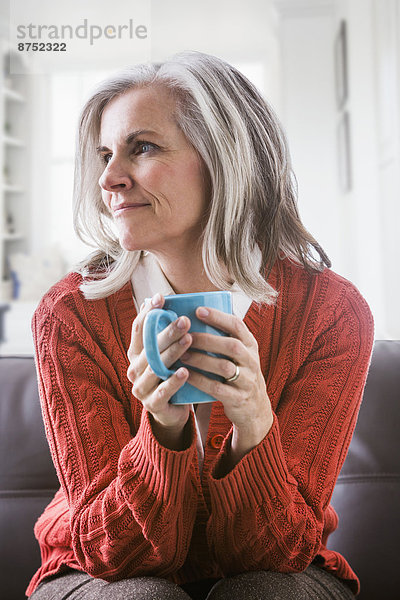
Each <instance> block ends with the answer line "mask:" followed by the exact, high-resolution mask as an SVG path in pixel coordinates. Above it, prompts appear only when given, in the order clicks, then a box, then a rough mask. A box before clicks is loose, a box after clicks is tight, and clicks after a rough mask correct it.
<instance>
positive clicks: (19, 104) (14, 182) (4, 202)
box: [0, 40, 30, 295]
mask: <svg viewBox="0 0 400 600" xmlns="http://www.w3.org/2000/svg"><path fill="white" fill-rule="evenodd" d="M12 51H13V49H12V48H10V46H9V44H8V43H7V42H6V41H5V40H0V63H2V62H3V60H4V57H5V56H7V55H8V54H9V53H10V52H12ZM14 52H15V51H14ZM29 92H30V82H29V81H28V78H27V77H23V78H21V77H16V76H14V75H12V74H7V73H6V72H5V70H3V69H1V70H0V217H1V218H0V292H1V293H2V294H3V295H4V292H3V291H2V289H3V286H5V289H7V280H9V278H10V273H9V266H8V264H9V256H10V254H11V253H12V252H26V251H28V250H29V247H28V244H29V236H28V231H29V226H30V225H29V197H28V190H29V171H28V172H27V169H26V164H27V160H26V159H27V158H28V155H27V150H29V131H30V127H29V122H28V113H29V111H28V102H29ZM22 155H24V160H21V157H22ZM8 222H10V223H12V224H13V225H14V232H13V233H10V232H7V230H6V227H7V223H8ZM7 293H9V291H7Z"/></svg>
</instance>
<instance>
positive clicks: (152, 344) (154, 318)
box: [143, 308, 178, 380]
mask: <svg viewBox="0 0 400 600" xmlns="http://www.w3.org/2000/svg"><path fill="white" fill-rule="evenodd" d="M177 318H178V315H177V314H176V313H175V312H174V311H173V310H164V309H162V308H154V309H153V310H151V311H150V312H149V313H147V315H146V318H145V320H144V325H143V345H144V351H145V353H146V358H147V362H148V363H149V365H150V368H151V369H152V371H153V372H154V373H155V374H156V375H157V377H160V379H163V380H165V379H168V377H170V376H171V375H173V374H174V373H175V371H171V369H168V368H167V367H166V366H165V365H164V363H163V361H162V360H161V355H160V350H159V348H158V342H157V335H158V334H159V333H160V331H162V330H163V329H165V328H166V327H167V326H168V325H169V324H170V323H172V322H173V321H175V319H177Z"/></svg>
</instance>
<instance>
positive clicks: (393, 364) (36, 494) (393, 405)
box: [0, 341, 400, 600]
mask: <svg viewBox="0 0 400 600" xmlns="http://www.w3.org/2000/svg"><path fill="white" fill-rule="evenodd" d="M399 439H400V342H394V341H378V342H376V344H375V348H374V354H373V359H372V364H371V369H370V373H369V376H368V382H367V387H366V390H365V395H364V402H363V405H362V407H361V411H360V415H359V420H358V423H357V428H356V432H355V435H354V437H353V440H352V443H351V445H350V449H349V454H348V457H347V459H346V462H345V464H344V467H343V469H342V472H341V474H340V477H339V480H338V483H337V486H336V488H335V492H334V495H333V499H332V502H333V505H334V507H335V508H336V510H337V512H338V514H339V518H340V523H339V528H338V530H337V531H336V532H335V533H334V534H333V535H332V536H331V537H330V542H329V543H330V547H332V548H334V549H337V550H338V551H340V552H342V553H343V554H344V555H345V556H346V557H347V558H348V559H349V561H350V563H351V565H352V566H353V568H354V569H355V570H356V572H357V573H358V575H359V577H360V579H361V586H362V590H361V594H360V596H359V599H360V600H380V599H381V598H382V599H383V598H384V599H385V600H397V598H399V597H400V567H399V558H400V552H399V540H400V452H399V450H400V448H399V446H400V443H399ZM57 487H58V483H57V477H56V475H55V472H54V468H53V465H52V462H51V459H50V455H49V450H48V447H47V442H46V439H45V435H44V429H43V425H42V419H41V413H40V407H39V400H38V392H37V382H36V373H35V367H34V362H33V359H32V358H23V357H18V358H12V357H1V358H0V597H1V598H4V600H21V599H23V598H24V592H25V589H26V586H27V584H28V581H29V579H30V577H31V575H32V573H33V572H34V571H35V570H36V568H37V567H38V565H39V562H40V555H39V549H38V546H37V543H36V540H35V539H34V536H33V525H34V523H35V520H36V519H37V517H38V516H39V514H40V513H41V512H42V510H43V508H44V506H45V505H46V504H47V503H48V502H49V501H50V499H51V498H52V496H53V494H54V492H55V490H56V489H57ZM155 600H156V599H155Z"/></svg>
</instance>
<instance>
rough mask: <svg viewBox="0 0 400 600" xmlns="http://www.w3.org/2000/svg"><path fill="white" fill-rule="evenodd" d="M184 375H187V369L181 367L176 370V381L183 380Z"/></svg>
mask: <svg viewBox="0 0 400 600" xmlns="http://www.w3.org/2000/svg"><path fill="white" fill-rule="evenodd" d="M186 375H187V369H184V368H183V367H181V368H180V369H178V370H177V372H176V376H177V377H178V379H184V378H185V377H186Z"/></svg>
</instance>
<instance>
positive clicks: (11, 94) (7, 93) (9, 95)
mask: <svg viewBox="0 0 400 600" xmlns="http://www.w3.org/2000/svg"><path fill="white" fill-rule="evenodd" d="M3 94H4V98H5V99H6V100H10V101H11V102H21V103H23V102H25V98H24V97H23V96H22V95H21V94H20V93H19V92H16V91H15V90H12V89H10V88H7V87H6V88H4V91H3Z"/></svg>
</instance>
